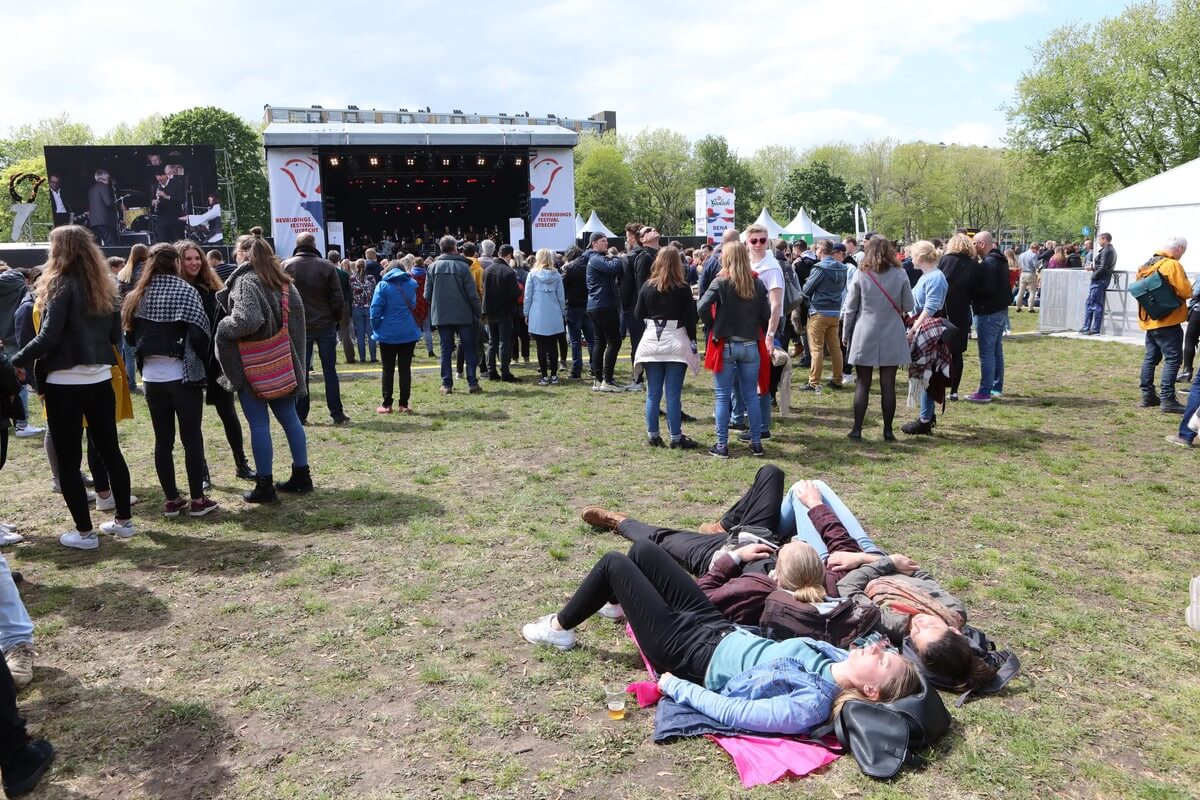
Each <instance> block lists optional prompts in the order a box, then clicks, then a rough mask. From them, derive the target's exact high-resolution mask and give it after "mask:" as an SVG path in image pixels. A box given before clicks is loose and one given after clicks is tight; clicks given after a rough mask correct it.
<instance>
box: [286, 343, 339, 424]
mask: <svg viewBox="0 0 1200 800" xmlns="http://www.w3.org/2000/svg"><path fill="white" fill-rule="evenodd" d="M313 345H316V347H317V355H318V356H319V357H320V359H321V375H322V377H323V378H324V381H325V405H327V406H329V416H330V417H332V418H333V420H334V421H335V422H336V421H337V420H340V419H341V418H342V417H344V416H346V415H345V413H344V412H343V411H342V388H341V385H340V384H339V383H338V374H337V345H338V339H337V330H336V329H335V328H327V329H326V330H323V331H309V332H308V336H307V341H306V343H305V355H304V363H305V364H306V365H307V366H308V369H307V370H305V372H304V385H305V387H306V388H307V387H308V385H309V373H310V372H311V371H312V361H313ZM310 397H312V391H306V392H305V393H304V394H303V395H301V396H300V398H299V399H297V400H296V414H297V415H298V416H299V417H300V421H301V422H307V421H308V407H309V398H310Z"/></svg>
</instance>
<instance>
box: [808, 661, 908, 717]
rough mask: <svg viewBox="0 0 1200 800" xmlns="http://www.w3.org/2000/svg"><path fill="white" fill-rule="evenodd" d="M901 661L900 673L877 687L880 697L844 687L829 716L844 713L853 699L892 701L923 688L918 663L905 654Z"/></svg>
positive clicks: (871, 701)
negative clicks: (868, 695)
mask: <svg viewBox="0 0 1200 800" xmlns="http://www.w3.org/2000/svg"><path fill="white" fill-rule="evenodd" d="M900 663H901V664H903V665H904V668H903V669H902V670H901V671H900V674H899V675H896V676H894V677H892V678H889V679H888V680H886V681H883V682H882V683H880V684H879V686H878V687H876V688H877V689H878V691H879V697H877V698H875V699H874V700H872V699H871V698H869V697H867V696H866V695H865V694H863V692H862V691H861V690H860V689H842V691H841V692H840V693H839V694H838V696H837V697H835V698H834V700H833V711H832V712H831V713H830V715H829V718H830V719H834V718H836V717H837V715H838V714H840V713H842V706H844V705H846V703H848V702H850V701H851V700H861V701H862V702H864V703H890V702H892V701H893V700H896V699H898V698H901V697H908V696H909V695H910V694H913V693H915V692H916V691H917V690H918V689H920V688H921V673H920V672H918V671H917V666H916V664H914V663H912V662H911V661H909V660H908V659H907V658H904V657H903V656H901V657H900Z"/></svg>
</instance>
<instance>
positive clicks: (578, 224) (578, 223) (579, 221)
mask: <svg viewBox="0 0 1200 800" xmlns="http://www.w3.org/2000/svg"><path fill="white" fill-rule="evenodd" d="M586 224H587V223H585V222H584V221H583V217H581V216H579V212H578V211H576V212H575V238H576V239H578V238H579V237H580V236H583V226H584V225H586Z"/></svg>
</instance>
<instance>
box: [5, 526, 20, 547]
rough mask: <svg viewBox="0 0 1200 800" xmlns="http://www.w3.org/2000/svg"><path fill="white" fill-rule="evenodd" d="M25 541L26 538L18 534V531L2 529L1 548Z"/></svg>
mask: <svg viewBox="0 0 1200 800" xmlns="http://www.w3.org/2000/svg"><path fill="white" fill-rule="evenodd" d="M23 541H25V537H24V536H22V535H21V534H19V533H17V531H16V529H12V530H10V529H8V528H0V547H8V546H9V545H10V544H16V543H17V542H23Z"/></svg>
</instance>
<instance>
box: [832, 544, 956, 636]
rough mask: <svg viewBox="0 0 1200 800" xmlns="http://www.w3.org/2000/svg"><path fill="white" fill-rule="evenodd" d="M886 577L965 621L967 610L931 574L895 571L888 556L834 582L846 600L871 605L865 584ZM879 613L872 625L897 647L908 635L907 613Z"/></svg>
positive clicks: (882, 610) (921, 571)
mask: <svg viewBox="0 0 1200 800" xmlns="http://www.w3.org/2000/svg"><path fill="white" fill-rule="evenodd" d="M885 575H893V576H895V577H897V578H899V579H900V580H902V581H905V582H907V583H911V584H912V585H913V586H915V587H917V588H918V589H921V590H922V591H924V592H926V593H928V594H929V596H930V597H932V598H934V599H935V600H937V601H938V602H940V603H941V604H942V605H944V606H945V607H946V608H948V609H950V610H951V611H957V612H958V613H959V614H960V615H962V618H963V622H966V621H967V607H966V606H964V605H963V603H962V601H961V600H959V599H958V598H957V597H955V596H954V595H952V594H950V593H949V592H947V591H946V590H945V589H943V588H942V587H941V586H940V585H939V584H938V582H937V581H936V580H934V579H933V576H932V575H930V574H929V573H928V572H926V571H925V570H923V569H917V571H916V572H915V573H913V574H912V575H904V574H901V573H899V572H896V565H895V564H893V563H892V558H891V556H887V557H884V558H881V559H879V560H877V561H872V562H870V563H869V564H864V565H862V566H861V567H859V568H858V569H854V570H851V571H850V572H847V573H846V574H845V575H844V576H843V577H842V579H841V580H839V581H838V583H837V588H838V594H839V595H840V596H842V597H849V598H850V599H852V600H853V601H854V602H856V603H859V604H865V605H874V604H873V603H872V602H871V598H869V597H867V584H868V583H870V582H871V581H873V580H875V579H876V578H882V577H883V576H885ZM880 611H881V612H882V613H881V614H880V617H879V622H878V623H877V624H876V625H875V630H876V631H878V632H879V633H881V634H883V635H884V636H886V637H888V639H889V640H891V642H892V644H894V645H896V646H897V647H899V646H900V644H901V643H902V642H903V641H904V637H906V636H908V623H909V621H910V620H911V619H912V618H911V617H910V616H909V615H908V614H901V613H899V612H896V611H891V610H889V609H886V608H881V609H880Z"/></svg>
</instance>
